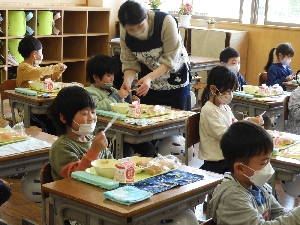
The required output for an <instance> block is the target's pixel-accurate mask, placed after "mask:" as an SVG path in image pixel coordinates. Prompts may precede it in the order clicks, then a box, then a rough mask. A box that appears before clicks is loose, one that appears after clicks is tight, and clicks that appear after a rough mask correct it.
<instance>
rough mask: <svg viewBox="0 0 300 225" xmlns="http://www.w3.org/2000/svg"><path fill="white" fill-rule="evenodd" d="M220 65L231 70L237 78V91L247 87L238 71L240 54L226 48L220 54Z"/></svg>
mask: <svg viewBox="0 0 300 225" xmlns="http://www.w3.org/2000/svg"><path fill="white" fill-rule="evenodd" d="M220 63H221V65H224V66H227V67H228V68H229V69H231V70H232V71H233V72H234V73H235V74H236V76H237V80H238V90H239V91H242V90H243V85H247V82H246V80H245V78H244V77H243V75H242V74H241V73H240V72H239V71H240V63H241V60H240V53H239V52H238V51H237V50H235V49H234V48H231V47H227V48H224V49H223V51H222V52H221V53H220Z"/></svg>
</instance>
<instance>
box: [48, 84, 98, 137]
mask: <svg viewBox="0 0 300 225" xmlns="http://www.w3.org/2000/svg"><path fill="white" fill-rule="evenodd" d="M88 107H89V108H91V109H95V108H96V105H95V102H94V99H93V97H92V96H91V94H90V93H89V92H88V91H86V90H85V89H84V88H82V87H79V86H69V87H64V88H62V89H61V90H60V91H59V92H58V94H57V96H56V98H55V99H54V101H53V103H52V104H51V105H50V106H49V108H48V110H47V114H48V116H49V117H50V118H51V120H52V122H53V124H54V125H55V127H56V129H57V133H58V135H62V134H65V133H66V130H67V129H66V126H70V127H71V125H72V121H73V118H74V116H75V115H76V113H77V112H79V111H80V110H83V109H85V108H88ZM61 114H62V115H63V116H64V117H65V120H66V123H63V122H62V121H61V120H60V115H61Z"/></svg>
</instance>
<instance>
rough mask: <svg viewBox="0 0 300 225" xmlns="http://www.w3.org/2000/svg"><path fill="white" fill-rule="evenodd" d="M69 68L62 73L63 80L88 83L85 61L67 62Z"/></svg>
mask: <svg viewBox="0 0 300 225" xmlns="http://www.w3.org/2000/svg"><path fill="white" fill-rule="evenodd" d="M65 64H66V66H67V69H66V70H65V72H64V73H63V75H62V81H63V82H66V83H71V82H78V83H81V84H85V83H86V75H85V62H84V61H82V62H76V63H75V62H67V63H65Z"/></svg>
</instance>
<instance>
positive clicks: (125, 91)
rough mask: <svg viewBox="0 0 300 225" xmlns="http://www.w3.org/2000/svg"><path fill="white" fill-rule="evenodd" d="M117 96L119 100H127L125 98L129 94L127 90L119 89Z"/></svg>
mask: <svg viewBox="0 0 300 225" xmlns="http://www.w3.org/2000/svg"><path fill="white" fill-rule="evenodd" d="M118 94H119V95H120V97H121V98H127V96H128V95H129V92H128V91H127V90H124V89H120V90H119V91H118Z"/></svg>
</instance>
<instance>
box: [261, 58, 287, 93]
mask: <svg viewBox="0 0 300 225" xmlns="http://www.w3.org/2000/svg"><path fill="white" fill-rule="evenodd" d="M267 72H268V79H267V86H273V85H274V84H279V85H280V86H281V87H282V89H283V90H284V91H285V90H286V88H285V86H284V85H282V82H286V81H287V80H286V77H287V76H289V75H292V74H293V72H292V70H291V68H290V67H289V66H285V67H284V66H283V65H282V64H281V63H272V65H271V66H270V67H269V69H268V71H267Z"/></svg>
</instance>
